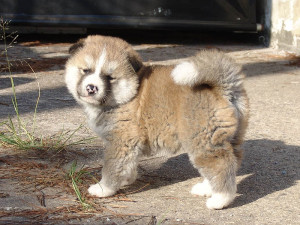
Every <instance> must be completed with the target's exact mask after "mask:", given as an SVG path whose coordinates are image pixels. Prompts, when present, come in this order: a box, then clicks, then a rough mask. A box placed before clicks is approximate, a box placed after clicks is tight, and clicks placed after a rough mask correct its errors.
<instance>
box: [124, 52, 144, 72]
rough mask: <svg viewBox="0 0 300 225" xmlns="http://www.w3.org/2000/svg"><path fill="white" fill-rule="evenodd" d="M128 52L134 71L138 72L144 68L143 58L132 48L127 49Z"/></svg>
mask: <svg viewBox="0 0 300 225" xmlns="http://www.w3.org/2000/svg"><path fill="white" fill-rule="evenodd" d="M126 50H127V53H128V60H129V63H130V64H131V66H132V68H133V69H134V71H135V72H138V71H139V70H140V69H141V68H142V66H143V62H142V59H141V57H140V56H139V54H138V53H137V52H136V51H134V50H133V49H132V48H131V47H130V48H128V49H126Z"/></svg>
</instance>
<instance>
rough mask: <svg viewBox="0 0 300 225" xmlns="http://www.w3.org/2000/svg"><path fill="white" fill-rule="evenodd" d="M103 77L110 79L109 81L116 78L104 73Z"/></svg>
mask: <svg viewBox="0 0 300 225" xmlns="http://www.w3.org/2000/svg"><path fill="white" fill-rule="evenodd" d="M105 77H106V79H107V80H108V81H111V82H112V81H115V80H116V78H114V77H112V76H111V75H105Z"/></svg>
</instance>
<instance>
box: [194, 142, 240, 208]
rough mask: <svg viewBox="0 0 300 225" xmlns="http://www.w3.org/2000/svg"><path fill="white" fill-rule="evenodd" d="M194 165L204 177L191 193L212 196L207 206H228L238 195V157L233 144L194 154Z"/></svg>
mask: <svg viewBox="0 0 300 225" xmlns="http://www.w3.org/2000/svg"><path fill="white" fill-rule="evenodd" d="M192 161H193V163H194V166H195V167H196V168H197V169H198V170H199V172H200V173H201V175H202V176H203V177H204V181H203V182H202V183H198V184H196V185H195V186H194V187H193V188H192V191H191V193H192V194H197V195H201V196H208V197H210V198H209V199H208V200H207V202H206V206H207V207H208V208H209V209H222V208H224V207H226V206H228V205H229V204H230V203H231V202H232V201H233V199H234V198H235V195H236V189H237V188H236V179H235V176H236V169H237V159H236V156H235V155H234V153H233V149H232V147H231V145H230V144H229V143H228V144H227V145H223V146H218V147H216V148H215V149H213V150H208V151H206V152H205V153H203V152H202V153H200V154H195V155H193V156H192Z"/></svg>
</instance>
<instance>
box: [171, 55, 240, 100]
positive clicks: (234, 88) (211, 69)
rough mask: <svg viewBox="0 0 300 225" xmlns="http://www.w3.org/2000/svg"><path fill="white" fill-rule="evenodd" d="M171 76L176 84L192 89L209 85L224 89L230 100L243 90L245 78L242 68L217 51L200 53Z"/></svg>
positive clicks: (180, 66) (181, 64) (182, 64)
mask: <svg viewBox="0 0 300 225" xmlns="http://www.w3.org/2000/svg"><path fill="white" fill-rule="evenodd" d="M171 75H172V78H173V80H174V81H175V83H176V84H179V85H188V86H190V87H195V86H199V85H201V84H207V85H209V86H211V87H216V88H220V89H222V90H223V93H224V94H225V95H226V96H228V97H229V98H232V97H233V96H232V95H234V93H235V92H239V91H240V90H241V89H242V81H243V78H244V75H243V73H242V72H241V67H240V66H238V65H237V64H236V63H235V62H234V60H233V59H232V58H230V57H229V56H227V55H226V54H224V53H222V52H219V51H217V50H209V51H200V52H199V53H198V54H197V55H195V56H194V57H191V58H189V59H187V60H186V61H184V62H182V63H180V64H178V65H177V66H175V68H174V69H173V71H172V74H171Z"/></svg>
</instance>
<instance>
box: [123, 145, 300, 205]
mask: <svg viewBox="0 0 300 225" xmlns="http://www.w3.org/2000/svg"><path fill="white" fill-rule="evenodd" d="M243 148H244V160H243V164H242V166H241V168H240V169H239V172H238V174H237V177H238V179H237V180H238V181H239V182H238V194H239V196H238V197H236V199H235V200H234V202H233V203H232V204H231V205H230V206H229V208H234V207H238V206H242V205H245V204H248V203H251V202H254V201H256V200H258V199H260V198H263V197H264V196H266V195H269V194H271V193H273V192H276V191H280V190H285V189H287V188H289V187H291V186H293V185H295V184H296V181H297V180H299V174H300V167H299V161H300V152H299V151H300V147H299V146H293V145H286V144H284V143H283V142H282V141H274V140H267V139H261V140H249V141H246V142H245V143H244V145H243ZM139 173H140V174H141V178H140V179H139V180H138V181H137V182H136V183H135V184H133V185H132V186H131V187H128V188H129V189H127V188H126V189H125V192H128V191H129V192H130V190H134V189H137V188H138V186H141V185H142V184H140V183H139V181H141V180H142V181H143V182H148V183H150V185H149V186H147V187H146V188H143V189H141V190H140V191H146V190H149V189H155V188H160V187H162V186H168V185H171V184H174V183H179V182H182V181H185V180H188V179H191V178H195V177H199V173H198V171H197V170H196V169H195V168H194V167H193V166H192V165H191V163H190V161H189V158H188V156H187V155H186V154H183V155H179V156H176V157H173V158H170V159H168V160H167V161H166V162H165V163H163V164H162V166H161V167H159V168H157V169H154V170H148V169H147V168H144V167H142V169H140V171H139Z"/></svg>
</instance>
